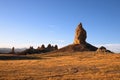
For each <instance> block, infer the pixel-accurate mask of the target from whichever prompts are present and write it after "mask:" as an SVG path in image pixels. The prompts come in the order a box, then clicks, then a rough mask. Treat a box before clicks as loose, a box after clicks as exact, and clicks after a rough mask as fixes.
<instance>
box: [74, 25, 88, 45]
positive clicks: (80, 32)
mask: <svg viewBox="0 0 120 80" xmlns="http://www.w3.org/2000/svg"><path fill="white" fill-rule="evenodd" d="M86 38H87V33H86V31H85V30H84V28H83V27H82V23H80V24H79V25H78V26H77V28H76V31H75V38H74V44H86Z"/></svg>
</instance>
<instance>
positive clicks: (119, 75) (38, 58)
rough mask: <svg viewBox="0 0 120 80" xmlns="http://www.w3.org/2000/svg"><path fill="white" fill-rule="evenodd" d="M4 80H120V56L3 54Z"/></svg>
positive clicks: (1, 69) (1, 74) (0, 64)
mask: <svg viewBox="0 0 120 80" xmlns="http://www.w3.org/2000/svg"><path fill="white" fill-rule="evenodd" d="M0 80H120V54H112V53H97V52H59V53H44V54H32V55H13V54H0Z"/></svg>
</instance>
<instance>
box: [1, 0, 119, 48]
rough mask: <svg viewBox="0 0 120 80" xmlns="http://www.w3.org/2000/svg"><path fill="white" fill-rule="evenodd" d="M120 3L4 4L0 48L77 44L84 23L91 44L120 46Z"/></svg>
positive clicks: (43, 0) (9, 0)
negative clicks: (74, 40)
mask: <svg viewBox="0 0 120 80" xmlns="http://www.w3.org/2000/svg"><path fill="white" fill-rule="evenodd" d="M119 4H120V0H0V47H12V46H15V47H29V46H30V45H32V46H34V47H37V46H39V45H41V44H45V45H46V46H47V44H49V43H51V44H58V46H60V47H62V46H65V45H68V44H71V43H73V39H74V31H75V28H76V26H77V25H78V24H79V23H80V22H82V24H83V27H84V28H85V29H86V31H87V36H88V37H87V42H89V43H91V44H93V45H101V44H107V45H108V44H110V46H111V44H112V45H117V46H118V45H119V44H120V37H119V36H120V27H119V25H120V5H119Z"/></svg>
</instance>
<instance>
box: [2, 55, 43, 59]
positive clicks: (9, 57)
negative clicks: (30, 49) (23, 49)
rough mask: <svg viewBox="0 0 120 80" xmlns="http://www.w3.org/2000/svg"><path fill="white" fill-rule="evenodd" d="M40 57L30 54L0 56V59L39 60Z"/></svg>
mask: <svg viewBox="0 0 120 80" xmlns="http://www.w3.org/2000/svg"><path fill="white" fill-rule="evenodd" d="M39 59H42V58H40V57H32V56H0V60H39Z"/></svg>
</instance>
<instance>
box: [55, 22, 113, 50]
mask: <svg viewBox="0 0 120 80" xmlns="http://www.w3.org/2000/svg"><path fill="white" fill-rule="evenodd" d="M86 38H87V32H86V30H85V29H84V28H83V26H82V23H80V24H79V25H78V26H77V28H76V30H75V37H74V41H73V44H70V45H68V46H65V47H63V48H61V49H59V50H57V51H58V52H76V51H97V52H100V51H103V52H111V51H110V50H107V49H106V48H105V47H101V48H100V49H99V48H97V47H95V46H93V45H91V44H89V43H87V42H86Z"/></svg>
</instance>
